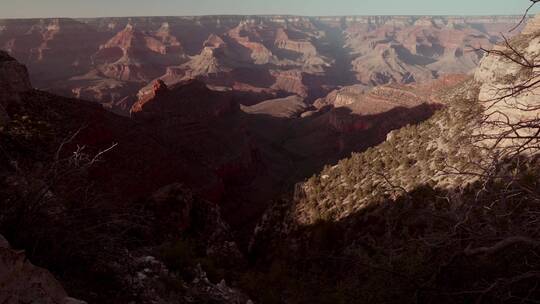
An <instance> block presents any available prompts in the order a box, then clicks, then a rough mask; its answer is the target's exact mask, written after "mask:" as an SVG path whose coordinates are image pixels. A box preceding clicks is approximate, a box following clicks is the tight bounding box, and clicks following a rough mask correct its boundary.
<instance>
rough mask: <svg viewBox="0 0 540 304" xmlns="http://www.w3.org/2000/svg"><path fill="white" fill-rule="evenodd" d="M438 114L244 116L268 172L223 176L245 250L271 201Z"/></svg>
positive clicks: (226, 208)
mask: <svg viewBox="0 0 540 304" xmlns="http://www.w3.org/2000/svg"><path fill="white" fill-rule="evenodd" d="M437 109H439V107H438V106H434V105H428V104H421V105H419V106H417V107H414V108H405V107H397V108H394V109H392V110H390V111H387V112H384V113H380V114H377V115H364V116H362V115H358V114H354V113H352V112H351V110H350V109H348V108H344V107H341V108H327V109H326V110H323V111H322V112H320V113H315V114H314V115H312V116H310V117H302V118H293V119H286V118H276V117H272V116H269V115H264V114H243V113H241V115H240V116H242V117H243V119H245V124H246V125H247V128H249V132H250V136H251V137H252V138H253V141H254V142H255V144H256V147H257V151H258V153H259V156H260V161H261V162H263V165H262V167H264V168H265V171H264V173H263V176H249V175H245V176H232V177H231V178H227V176H223V178H224V182H225V185H226V191H225V197H224V200H223V201H222V213H223V215H224V217H225V219H226V220H227V221H228V222H229V224H231V226H232V227H233V229H234V230H235V231H237V232H239V234H240V239H241V243H242V245H243V246H242V247H245V246H246V245H247V241H248V238H249V235H250V234H251V232H252V229H253V227H254V225H255V224H256V222H257V221H258V220H259V219H260V217H261V215H262V213H263V212H264V211H265V210H266V208H267V206H268V203H269V202H270V201H271V200H275V199H279V198H281V197H291V196H292V193H293V191H294V187H295V185H296V184H297V183H299V182H302V181H304V180H305V179H306V178H308V177H310V176H312V175H314V174H317V173H319V172H321V171H322V169H323V168H324V167H325V166H332V165H334V164H336V163H337V162H338V161H339V160H341V159H343V158H346V157H349V156H350V155H351V153H353V152H362V151H364V150H366V149H367V148H369V147H372V146H375V145H377V144H379V143H381V142H383V141H384V140H385V139H386V136H387V134H388V133H389V132H390V131H392V130H395V129H399V128H401V127H403V126H405V125H407V124H414V123H418V122H421V121H424V120H426V119H428V118H429V117H431V116H432V115H433V113H434V112H435V111H436V110H437Z"/></svg>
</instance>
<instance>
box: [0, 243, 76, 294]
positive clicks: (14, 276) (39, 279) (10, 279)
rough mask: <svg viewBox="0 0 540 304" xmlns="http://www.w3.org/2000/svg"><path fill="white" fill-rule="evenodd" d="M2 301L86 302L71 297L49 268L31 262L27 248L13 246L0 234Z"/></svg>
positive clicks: (0, 286)
mask: <svg viewBox="0 0 540 304" xmlns="http://www.w3.org/2000/svg"><path fill="white" fill-rule="evenodd" d="M0 301H1V302H2V303H6V304H19V303H43V304H85V303H86V302H83V301H79V300H77V299H74V298H70V297H69V296H68V295H67V293H66V291H65V290H64V288H63V287H62V285H61V284H60V283H59V282H58V281H57V280H56V279H55V278H54V276H53V275H52V274H51V273H50V272H49V271H47V270H46V269H43V268H40V267H37V266H34V265H32V263H30V261H28V259H27V258H26V256H25V253H24V251H17V250H14V249H12V248H10V246H9V243H8V242H7V241H6V239H4V237H3V236H2V235H0Z"/></svg>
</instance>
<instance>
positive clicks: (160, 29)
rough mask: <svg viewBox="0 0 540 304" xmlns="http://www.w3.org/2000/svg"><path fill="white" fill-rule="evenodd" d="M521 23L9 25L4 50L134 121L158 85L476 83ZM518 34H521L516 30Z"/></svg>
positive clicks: (208, 19)
mask: <svg viewBox="0 0 540 304" xmlns="http://www.w3.org/2000/svg"><path fill="white" fill-rule="evenodd" d="M518 20H519V17H518V16H515V17H513V16H497V17H415V16H410V17H407V16H403V17H400V16H394V17H390V16H371V17H369V16H368V17H347V16H345V17H294V16H205V17H149V18H144V17H140V18H98V19H81V20H74V19H42V20H2V21H0V27H1V28H2V30H1V31H0V48H1V49H5V50H7V51H8V52H9V53H10V54H11V55H12V56H14V57H15V58H17V59H19V60H21V61H22V62H23V63H24V64H27V65H28V66H29V67H30V71H31V75H30V76H31V79H32V81H33V83H34V84H35V85H36V86H37V87H39V88H43V89H47V90H48V91H51V92H55V93H59V94H62V95H64V96H69V97H73V96H74V97H84V98H88V99H90V100H94V101H98V102H100V103H102V104H104V105H106V106H107V107H108V108H110V109H111V110H113V111H115V112H117V113H122V114H124V115H126V116H127V115H128V112H129V109H130V107H131V106H132V104H133V103H134V102H135V101H136V99H137V98H136V95H137V92H138V91H139V90H140V89H141V88H144V87H147V86H148V84H149V83H150V82H152V81H153V80H154V79H155V78H158V77H159V78H161V79H162V80H164V81H165V82H166V83H167V85H173V84H175V83H178V82H182V81H186V80H189V79H192V78H199V79H200V80H203V81H204V82H206V83H209V84H212V85H215V86H220V87H226V88H229V89H234V90H237V91H242V92H251V93H259V92H264V94H270V95H271V96H270V98H272V97H273V98H276V97H282V96H283V94H281V93H283V92H285V93H287V94H296V95H300V96H302V97H307V99H308V102H312V101H313V100H315V99H317V98H320V97H323V96H324V95H326V94H327V93H328V92H330V91H332V90H334V89H337V88H338V87H339V86H347V85H352V84H355V83H357V82H361V83H362V85H364V86H374V85H380V84H387V83H390V82H397V83H411V82H415V81H425V80H432V79H436V78H438V77H439V76H440V75H442V74H446V73H468V72H470V71H471V70H472V69H473V68H474V66H475V65H476V64H477V63H478V61H479V59H480V57H481V55H482V54H480V53H478V52H469V51H467V49H468V48H470V47H479V46H482V47H486V48H489V47H490V46H491V45H492V44H493V42H495V41H497V40H498V39H499V32H501V31H502V30H505V29H509V28H511V27H513V25H514V24H515V23H517V22H518ZM518 31H519V30H518Z"/></svg>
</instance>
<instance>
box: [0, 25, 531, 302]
mask: <svg viewBox="0 0 540 304" xmlns="http://www.w3.org/2000/svg"><path fill="white" fill-rule="evenodd" d="M520 18H521V17H519V16H496V17H483V16H478V17H452V16H370V17H368V16H365V17H364V16H344V17H300V16H200V17H132V18H93V19H39V20H38V19H27V20H17V19H13V20H0V209H2V210H3V211H2V213H1V214H0V259H2V260H3V261H4V264H5V265H0V283H2V282H4V281H6V282H7V281H9V280H10V278H11V276H12V275H13V274H17V276H16V277H15V279H16V280H15V281H13V282H12V283H11V284H12V285H10V286H9V287H10V288H12V290H13V291H9V292H6V291H5V290H3V289H2V288H1V287H2V286H0V299H4V300H5V301H6V302H7V303H11V302H9V300H11V301H12V302H14V303H15V302H16V301H23V300H24V301H27V298H29V299H28V301H32V300H34V299H35V298H36V297H39V296H35V295H34V294H33V292H34V290H33V289H32V290H31V291H32V293H28V294H25V293H24V292H23V291H22V290H24V289H28V286H27V285H26V284H27V282H26V281H27V280H28V278H30V279H35V278H39V279H40V280H36V281H35V282H36V284H34V285H32V287H33V288H35V289H41V290H42V292H43V293H44V294H46V295H45V296H44V299H45V300H47V301H49V302H55V303H56V302H58V303H84V302H81V301H79V300H75V298H76V299H82V300H85V301H88V302H89V303H144V304H146V303H224V304H232V303H234V304H239V303H241V304H244V303H246V304H252V303H254V302H253V301H252V300H251V299H254V300H255V301H256V303H351V302H363V301H364V302H366V303H395V300H396V298H399V299H403V302H404V303H434V302H440V303H463V302H471V301H472V300H473V299H476V293H480V294H481V296H480V300H482V297H483V296H484V295H485V296H486V299H487V300H488V301H489V300H493V301H492V302H493V303H498V302H495V299H499V298H500V297H501V296H504V295H506V294H510V293H511V291H516V292H517V294H518V295H519V296H520V297H521V296H532V297H539V296H540V295H539V294H538V291H537V290H536V285H537V282H536V279H537V277H538V275H537V274H538V272H537V269H538V267H540V260H539V259H538V256H539V255H538V253H537V252H536V251H537V249H538V243H537V242H536V241H534V240H533V238H534V237H536V236H537V235H538V231H537V228H535V227H536V226H537V225H536V224H535V223H537V222H538V219H536V218H535V217H538V216H537V215H538V214H540V212H538V204H537V202H538V197H539V196H538V189H540V188H539V184H538V178H537V175H535V174H536V173H535V172H538V171H537V166H538V164H537V163H535V161H536V162H538V160H537V159H536V160H535V159H531V160H527V161H525V160H523V162H522V160H521V159H519V163H518V166H521V167H517V166H516V167H515V168H514V167H512V166H513V164H512V163H502V164H503V165H502V166H500V167H502V169H499V167H497V170H505V168H508V167H510V168H511V171H512V174H513V175H512V177H511V178H512V182H514V181H515V180H520V181H521V179H523V180H524V181H525V182H526V183H527V188H526V189H525V190H526V191H525V190H523V189H521V188H519V187H517V186H515V184H512V183H509V184H508V185H505V186H506V188H505V190H504V191H509V190H508V189H511V192H510V194H509V196H504V195H506V194H507V193H506V192H504V193H499V192H498V191H502V190H500V189H499V188H498V187H499V185H500V183H501V181H506V178H508V177H507V176H506V175H502V176H498V175H497V174H498V172H494V173H493V174H494V175H492V176H491V175H490V176H489V177H484V176H482V177H481V178H486V181H485V183H483V184H481V183H478V180H480V181H481V182H483V180H481V179H480V177H475V178H470V177H469V178H466V177H465V176H464V175H456V174H451V173H448V171H445V170H450V169H455V168H458V169H460V168H464V169H467V170H469V171H473V173H476V172H475V171H474V169H475V167H473V166H472V165H474V164H475V162H481V161H483V160H484V159H483V158H482V157H483V156H484V155H483V154H482V153H481V152H478V150H477V149H476V146H474V145H473V144H472V139H471V137H470V136H471V134H472V133H474V131H475V130H479V129H480V125H479V118H481V117H482V114H483V111H484V109H483V108H482V106H483V104H482V103H481V101H480V100H479V99H485V98H487V99H489V98H490V96H492V94H493V91H492V89H493V87H495V88H497V87H504V85H506V84H507V81H508V78H509V77H508V76H511V79H512V81H517V80H519V77H521V76H523V75H525V76H527V75H529V74H526V73H522V70H521V69H518V68H516V67H515V66H514V64H513V63H512V62H511V61H512V60H506V61H505V60H500V58H498V57H496V56H494V55H493V54H490V55H488V56H484V54H483V52H482V51H480V50H479V49H480V48H488V49H489V48H492V47H493V46H494V45H495V44H496V43H497V42H500V41H501V37H500V34H499V33H500V32H505V31H507V30H508V29H510V28H512V27H513V26H515V24H517V23H518V22H519V21H520ZM538 20H539V19H538V17H536V18H535V19H532V21H530V22H528V25H527V26H526V27H525V26H522V28H524V32H523V34H521V35H518V34H519V32H520V30H521V28H520V29H518V30H516V31H515V32H512V33H510V34H509V35H508V36H513V35H517V36H515V37H513V38H510V43H511V44H512V45H514V46H515V48H516V49H518V50H520V51H522V52H523V54H525V55H526V56H532V57H534V58H536V57H537V56H538V45H539V38H538V33H539V32H538V31H539V24H540V23H539V22H538ZM497 49H502V50H504V49H505V48H504V47H503V46H498V47H496V50H497ZM2 50H5V51H2ZM514 63H515V62H514ZM478 64H480V67H477V66H478ZM537 72H538V71H537V67H536V68H533V69H532V73H533V74H532V75H537V74H534V73H537ZM472 74H474V76H473V75H472ZM536 77H537V76H536ZM534 89H536V90H537V87H535V88H534ZM535 95H537V92H536V91H532V92H531V93H530V94H529V93H528V94H525V95H524V96H521V97H520V98H521V99H519V101H520V103H525V102H526V103H527V104H532V105H536V103H535V100H536V99H535V98H534V96H535ZM501 111H502V110H501ZM532 113H533V116H531V117H532V118H531V117H528V119H534V115H536V114H537V112H532ZM518 114H521V113H518ZM517 117H524V116H523V115H518V116H517ZM536 119H537V116H536ZM486 159H487V158H486ZM471 164H472V165H471ZM534 166H536V167H534ZM449 168H450V169H449ZM471 168H472V169H471ZM529 171H530V172H529ZM477 174H478V173H477ZM521 174H523V176H522V175H521ZM490 179H493V180H490ZM478 187H480V188H481V189H480V190H479V189H478ZM477 190H478V191H477ZM492 194H493V197H495V198H493V197H491V195H492ZM501 197H503V198H501ZM507 201H510V202H512V203H516V204H515V205H514V204H506V202H507ZM522 206H523V207H522ZM520 208H522V209H525V211H523V210H522V209H520ZM529 211H530V213H528V212H529ZM520 212H525V213H526V214H524V215H523V216H521V215H519V216H518V215H516V217H518V219H519V220H513V219H512V218H509V217H508V216H509V215H511V216H514V214H520ZM471 219H474V220H471ZM501 227H502V228H501ZM535 229H536V230H535ZM516 231H517V233H519V234H520V235H521V234H524V235H525V236H524V237H522V238H521V239H518V241H516V242H515V243H511V245H509V246H506V247H504V248H503V249H507V248H508V249H509V252H510V253H511V254H512V257H515V260H514V261H512V262H508V259H507V258H506V257H505V256H503V255H501V257H499V256H498V255H495V254H494V255H493V256H491V255H489V254H485V255H484V254H482V252H483V250H484V251H489V250H490V248H494V247H497V246H498V243H495V242H496V241H497V240H499V239H500V238H501V237H508V238H512V237H513V234H514V233H516ZM4 237H5V239H6V240H4ZM523 238H525V241H523ZM529 238H530V240H529ZM7 240H9V242H8V241H7ZM531 240H533V241H531ZM521 243H524V246H525V247H526V246H529V245H530V246H529V247H530V248H529V247H526V248H527V249H528V250H526V251H525V250H524V251H523V252H522V253H523V254H524V256H525V257H526V258H525V259H524V260H521V259H519V258H517V257H518V256H519V255H520V252H521V251H519V250H518V249H519V248H518V247H519V246H517V245H523V244H521ZM490 244H491V245H493V244H494V245H493V246H494V247H484V246H490ZM516 244H517V245H516ZM513 245H516V246H515V247H516V248H514V247H512V246H513ZM473 248H478V249H473ZM486 248H487V249H486ZM19 249H23V250H26V252H23V251H19ZM512 250H513V251H512ZM478 252H480V253H481V254H477V253H478ZM447 253H448V254H447ZM27 259H28V260H30V261H32V264H31V263H30V262H28V260H27ZM491 263H493V264H491ZM0 264H1V263H0ZM11 264H14V265H15V266H13V267H12V266H11ZM34 265H37V266H34ZM499 265H505V267H498V266H499ZM41 267H43V268H41ZM44 268H46V269H48V271H47V270H45V269H44ZM2 269H7V270H6V271H4V272H2ZM20 269H22V270H24V271H23V272H20V271H19V272H17V271H18V270H20ZM49 271H50V272H49ZM516 271H528V272H527V273H526V274H529V275H525V276H518V277H517V281H513V280H508V281H505V279H501V278H506V277H508V276H510V275H514V274H515V273H516ZM471 272H476V273H475V275H472V274H471ZM10 282H11V281H10ZM492 282H494V283H492ZM516 282H524V283H523V284H524V285H523V286H521V285H519V286H517V287H516V285H518V284H516ZM387 284H392V285H393V286H396V288H395V289H390V288H386V285H387ZM497 284H500V286H501V288H500V291H499V290H498V288H494V287H493V286H497ZM0 285H1V284H0ZM471 286H473V287H474V288H477V289H478V290H480V292H476V291H474V292H469V291H468V290H469V289H470V288H471ZM321 287H322V288H321ZM424 287H425V288H424ZM464 290H465V291H464ZM36 292H37V291H36ZM11 293H13V294H14V295H16V297H13V298H12V297H11ZM503 293H504V295H503ZM68 294H69V296H73V297H75V298H71V297H69V296H68ZM250 298H251V299H250ZM6 299H7V300H6ZM418 299H420V301H419V300H418ZM441 299H442V300H441ZM478 302H481V301H478Z"/></svg>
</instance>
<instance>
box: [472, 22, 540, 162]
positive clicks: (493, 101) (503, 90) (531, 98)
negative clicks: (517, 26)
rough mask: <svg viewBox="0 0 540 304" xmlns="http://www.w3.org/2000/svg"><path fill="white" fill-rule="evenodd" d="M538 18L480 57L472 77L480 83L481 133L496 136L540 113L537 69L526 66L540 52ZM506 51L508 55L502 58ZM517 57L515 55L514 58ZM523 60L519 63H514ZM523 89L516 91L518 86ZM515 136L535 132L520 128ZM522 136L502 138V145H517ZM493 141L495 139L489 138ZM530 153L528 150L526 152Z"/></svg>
mask: <svg viewBox="0 0 540 304" xmlns="http://www.w3.org/2000/svg"><path fill="white" fill-rule="evenodd" d="M539 20H540V18H539V16H536V17H535V18H534V19H532V20H531V21H530V22H529V23H528V24H527V26H526V27H525V29H524V31H523V34H521V35H519V36H517V37H514V38H513V39H511V40H510V41H509V44H510V46H511V48H513V49H514V51H512V50H511V48H510V47H507V46H506V45H500V46H496V47H495V48H494V52H493V53H491V54H489V55H488V56H486V57H484V59H482V61H481V63H480V66H479V68H478V69H477V70H476V73H475V75H474V78H475V80H476V81H477V82H479V83H480V84H481V87H480V94H479V100H480V102H482V103H483V105H484V107H485V108H486V113H485V114H486V122H487V123H486V126H485V129H482V130H479V132H482V134H483V135H486V136H488V137H490V138H497V137H499V136H501V135H502V134H503V132H507V131H510V130H511V127H510V125H512V124H516V123H518V122H524V121H533V120H535V119H538V115H539V114H540V103H539V102H538V95H539V94H540V87H539V86H538V85H537V84H535V82H537V81H538V75H539V73H540V69H539V68H537V67H535V68H530V67H527V66H526V61H524V60H520V59H519V58H518V57H519V56H522V58H525V59H526V60H529V61H530V62H534V58H537V57H538V56H539V55H540V35H539V31H540V22H539ZM501 54H506V55H507V56H508V57H505V56H504V55H501ZM516 58H518V59H517V60H516ZM520 61H521V62H522V63H523V65H522V64H518V63H516V62H520ZM521 87H523V88H526V89H523V90H519V88H521ZM515 132H516V136H517V137H527V136H530V135H534V133H535V132H536V129H534V128H532V129H531V128H519V130H516V131H515ZM523 141H524V139H505V140H504V141H503V142H502V143H501V146H503V147H510V146H514V145H520V144H521V143H522V142H523ZM486 142H487V143H493V142H494V140H488V141H486ZM529 152H530V151H529Z"/></svg>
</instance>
